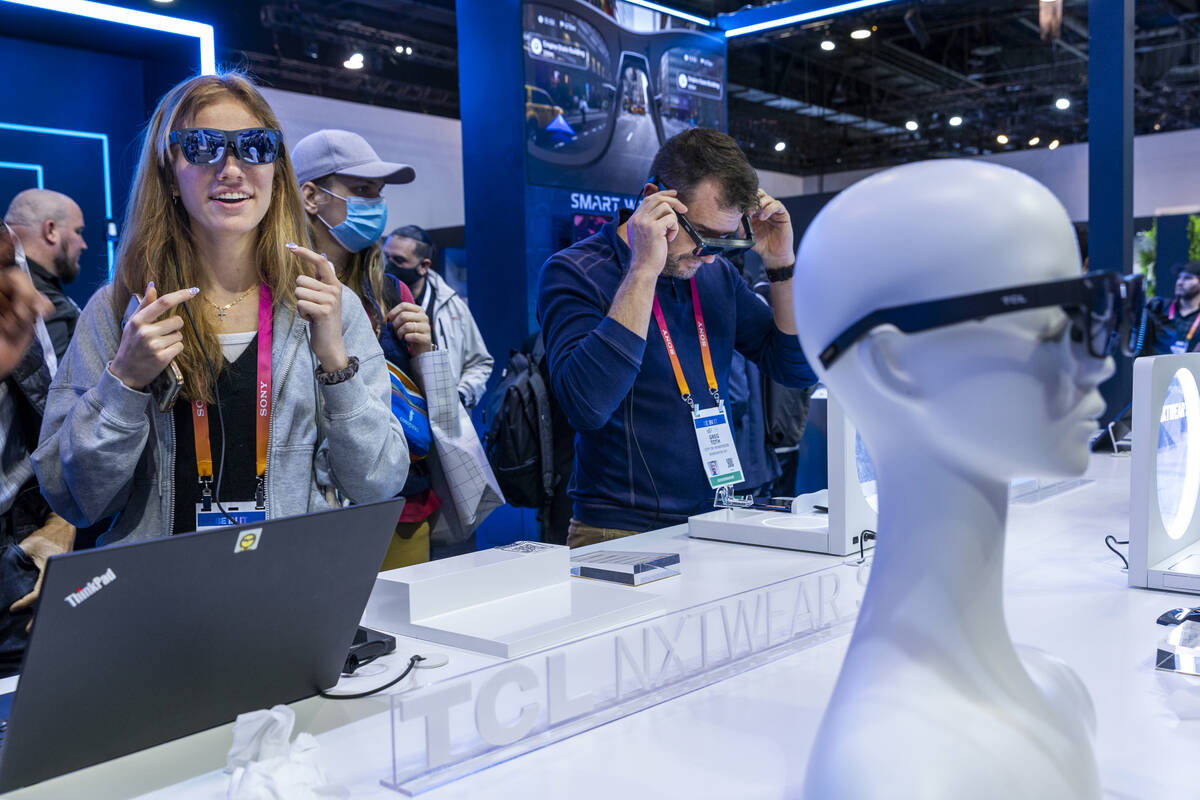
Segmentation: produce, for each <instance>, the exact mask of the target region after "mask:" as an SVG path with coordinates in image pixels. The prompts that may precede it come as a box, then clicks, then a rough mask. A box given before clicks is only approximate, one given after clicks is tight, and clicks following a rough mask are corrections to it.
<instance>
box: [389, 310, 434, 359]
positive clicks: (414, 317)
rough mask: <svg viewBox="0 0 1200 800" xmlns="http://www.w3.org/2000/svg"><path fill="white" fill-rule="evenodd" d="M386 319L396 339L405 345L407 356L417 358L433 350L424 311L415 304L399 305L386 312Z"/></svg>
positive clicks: (427, 319) (426, 316)
mask: <svg viewBox="0 0 1200 800" xmlns="http://www.w3.org/2000/svg"><path fill="white" fill-rule="evenodd" d="M387 318H388V323H390V324H391V326H392V330H393V331H395V333H396V338H397V339H399V340H400V341H401V342H404V344H405V345H407V347H408V353H409V355H412V356H419V355H421V354H422V353H428V352H429V351H430V350H432V349H433V337H432V335H431V334H430V330H429V317H428V315H426V313H425V309H423V308H421V307H420V306H419V305H416V304H415V303H400V304H399V305H397V306H396V307H395V308H393V309H392V310H391V311H389V312H388V314H387Z"/></svg>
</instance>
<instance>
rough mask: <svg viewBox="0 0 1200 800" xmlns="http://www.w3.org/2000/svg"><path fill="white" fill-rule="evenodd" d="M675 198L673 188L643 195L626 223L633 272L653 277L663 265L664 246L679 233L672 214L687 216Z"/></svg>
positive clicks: (665, 254)
mask: <svg viewBox="0 0 1200 800" xmlns="http://www.w3.org/2000/svg"><path fill="white" fill-rule="evenodd" d="M675 195H676V192H675V190H674V189H667V190H665V191H662V192H655V193H654V194H651V195H647V196H646V198H645V199H644V200H642V202H641V204H640V205H639V206H638V207H637V211H635V212H633V216H631V217H630V218H629V221H628V222H627V223H626V232H627V235H628V237H629V247H630V249H631V250H633V260H632V270H633V271H636V272H646V273H649V274H653V275H654V276H655V277H657V276H658V275H660V274H661V273H662V271H663V267H665V266H666V264H667V245H668V244H669V243H670V242H673V241H675V237H676V236H678V235H679V230H680V229H679V218H678V217H676V216H675V215H676V214H677V213H678V214H685V213H687V206H685V205H684V204H683V202H682V201H680V200H679V198H678V197H676V196H675Z"/></svg>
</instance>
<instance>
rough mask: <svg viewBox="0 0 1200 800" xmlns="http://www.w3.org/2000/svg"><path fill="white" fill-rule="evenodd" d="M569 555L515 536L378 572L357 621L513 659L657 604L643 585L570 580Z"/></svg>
mask: <svg viewBox="0 0 1200 800" xmlns="http://www.w3.org/2000/svg"><path fill="white" fill-rule="evenodd" d="M569 553H570V550H569V549H568V548H566V547H563V546H561V545H553V544H542V543H540V542H515V543H513V544H510V545H505V546H503V547H494V548H492V549H490V550H481V551H479V552H476V553H467V554H465V555H461V556H455V557H454V558H446V559H441V560H439V561H430V562H428V563H425V564H417V565H415V566H411V567H402V568H400V569H394V570H389V571H387V572H381V573H380V574H379V577H378V578H377V579H376V581H375V590H374V591H373V592H372V593H371V600H370V602H369V603H368V604H367V610H366V611H365V612H364V613H363V624H364V625H366V626H367V627H369V628H376V629H378V630H383V631H387V632H389V633H398V634H402V635H404V636H412V637H414V638H417V639H424V640H426V641H430V642H438V643H439V644H445V645H449V646H451V647H458V648H462V649H464V650H473V651H475V652H478V653H485V654H487V655H493V656H499V657H501V658H514V657H516V656H520V655H524V654H525V653H530V652H533V651H534V650H538V649H540V648H543V647H550V646H552V645H555V644H559V643H561V642H565V641H567V640H569V639H574V638H578V637H580V636H586V635H588V634H590V633H594V632H596V631H601V630H604V629H605V628H610V627H612V626H614V625H621V624H623V623H626V622H629V621H631V620H635V619H638V618H639V617H644V616H647V615H650V614H656V613H660V612H661V611H662V610H663V602H662V598H661V597H659V596H658V595H656V594H653V593H651V592H648V591H646V590H644V589H627V588H624V587H622V586H614V585H610V584H606V583H602V582H598V581H586V580H578V579H575V578H572V577H571V568H570V563H569Z"/></svg>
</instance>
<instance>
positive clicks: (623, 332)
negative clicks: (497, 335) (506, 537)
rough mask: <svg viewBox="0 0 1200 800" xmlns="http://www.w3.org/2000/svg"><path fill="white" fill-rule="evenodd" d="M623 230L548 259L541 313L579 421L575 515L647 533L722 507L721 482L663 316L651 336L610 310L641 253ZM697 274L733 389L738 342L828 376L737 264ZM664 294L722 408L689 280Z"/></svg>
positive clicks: (722, 381) (699, 373)
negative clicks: (706, 452) (703, 448)
mask: <svg viewBox="0 0 1200 800" xmlns="http://www.w3.org/2000/svg"><path fill="white" fill-rule="evenodd" d="M628 213H629V212H623V213H622V219H624V218H626V215H627V214H628ZM616 228H617V224H616V223H609V224H607V225H605V226H604V228H603V230H601V231H600V232H599V233H597V234H595V235H594V236H591V237H588V238H587V239H584V240H583V241H581V242H578V243H577V244H575V245H573V246H571V247H569V248H567V249H566V250H563V251H561V252H559V253H556V254H555V255H553V256H552V257H551V258H550V260H549V261H547V262H546V264H545V266H543V267H542V273H541V280H540V284H539V287H538V320H539V321H540V323H541V326H542V332H543V336H544V338H545V342H546V353H547V357H548V359H549V363H550V383H551V386H552V389H553V391H554V393H555V395H556V396H557V398H558V401H559V404H560V405H561V406H562V408H563V410H564V411H565V412H566V415H567V419H568V420H569V421H570V423H571V425H572V427H574V428H575V430H576V431H577V433H576V437H575V469H574V471H573V473H572V475H571V483H570V485H569V487H568V491H569V493H570V495H571V498H572V499H573V500H574V516H575V519H577V520H579V521H580V522H583V523H586V524H588V525H595V526H598V527H604V528H620V529H624V530H636V531H645V530H650V529H652V528H660V527H664V526H667V525H675V524H679V523H682V522H686V521H687V518H688V516H690V515H692V514H697V513H703V512H704V511H711V510H712V499H713V490H712V489H711V488H709V484H708V479H707V478H706V477H705V474H704V469H703V466H702V465H701V463H700V453H699V447H698V445H697V444H696V434H695V432H694V428H693V426H692V421H691V415H690V412H689V410H688V407H687V404H686V403H684V401H683V399H682V398H681V397H680V396H679V388H678V386H677V385H676V383H675V377H674V374H673V372H672V370H671V362H670V359H669V358H668V357H667V351H666V346H665V344H664V343H663V338H662V334H661V333H660V332H659V330H658V325H657V323H656V322H655V319H654V317H653V316H651V318H650V326H649V330H648V331H647V334H646V338H644V339H643V338H642V337H641V336H638V335H637V334H636V333H633V332H632V331H630V330H628V329H627V328H625V327H624V326H623V325H621V324H620V323H619V322H617V321H616V320H614V319H611V318H610V317H608V316H606V315H607V313H608V309H609V306H610V305H611V304H612V301H613V297H614V296H615V295H616V292H617V287H618V286H619V285H620V283H621V280H622V279H623V278H624V276H625V273H626V271H628V269H629V264H630V256H631V253H630V250H629V246H628V245H627V244H625V242H624V241H622V240H621V238H620V237H619V236H618V235H617V230H616ZM695 280H696V286H697V289H698V290H699V294H700V306H701V310H702V312H703V315H704V323H705V326H706V327H707V329H708V336H709V348H710V350H711V352H712V359H713V367H714V368H715V371H716V373H717V384H718V386H719V388H720V392H721V396H722V398H727V397H728V391H727V390H728V382H729V366H730V361H731V360H732V358H733V351H734V350H735V349H736V350H737V351H738V352H740V353H741V354H742V355H744V356H746V358H748V359H750V360H751V361H754V362H755V363H757V364H758V365H759V366H760V367H761V368H762V370H763V371H764V372H765V373H766V374H767V375H769V376H770V377H771V378H773V379H774V380H776V381H778V382H779V383H782V384H785V385H788V386H797V387H803V386H809V385H811V384H813V383H815V382H816V380H817V378H816V375H815V374H814V373H813V371H812V368H811V367H809V365H808V362H807V361H806V360H805V358H804V353H803V351H801V349H800V342H799V340H798V338H797V337H796V336H789V335H786V334H784V333H781V332H780V331H779V329H778V328H776V327H775V322H774V319H773V317H772V314H771V309H770V308H768V307H767V306H766V305H765V304H764V303H763V302H762V300H760V299H759V298H758V297H757V296H756V295H755V294H754V293H753V292H752V291H750V289H749V287H747V286H746V283H745V281H744V280H743V279H742V277H741V275H739V274H738V272H737V270H736V269H735V268H734V267H733V265H732V264H730V263H729V262H728V261H726V260H725V259H724V258H717V260H716V261H714V262H713V263H711V264H706V265H704V266H703V267H701V268H700V271H699V272H698V273H697V274H696V278H695ZM656 293H657V295H658V301H659V304H660V305H661V306H662V311H663V316H664V317H665V319H666V323H667V329H668V330H669V331H670V333H671V338H672V339H673V340H674V342H675V347H676V350H677V352H678V353H679V360H680V362H681V363H682V365H683V372H684V376H685V377H686V378H687V382H688V386H689V388H690V389H691V393H692V397H693V398H695V399H696V401H697V402H698V404H699V405H700V407H702V408H708V407H711V406H713V405H714V403H713V400H712V397H711V396H710V395H709V393H708V389H707V383H706V381H705V378H704V366H703V362H702V360H701V356H700V342H699V339H698V338H697V335H696V319H695V315H694V314H693V312H692V294H691V289H690V287H689V286H688V282H687V281H685V280H679V279H676V278H665V277H660V278H659V279H658V285H657V288H656ZM726 408H727V409H728V400H727V399H726Z"/></svg>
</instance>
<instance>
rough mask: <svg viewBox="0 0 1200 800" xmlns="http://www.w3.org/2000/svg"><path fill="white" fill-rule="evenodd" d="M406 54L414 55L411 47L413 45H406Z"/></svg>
mask: <svg viewBox="0 0 1200 800" xmlns="http://www.w3.org/2000/svg"><path fill="white" fill-rule="evenodd" d="M404 55H406V56H411V55H412V48H411V47H406V48H404Z"/></svg>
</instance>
